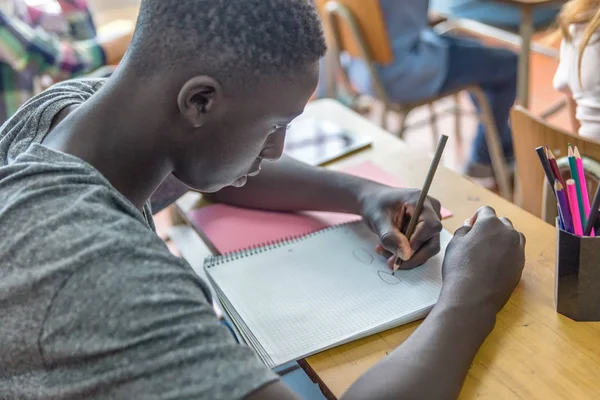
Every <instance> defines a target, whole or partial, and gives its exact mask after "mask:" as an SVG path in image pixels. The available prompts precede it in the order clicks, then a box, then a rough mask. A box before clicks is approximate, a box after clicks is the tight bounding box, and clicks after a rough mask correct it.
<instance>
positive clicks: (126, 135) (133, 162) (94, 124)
mask: <svg viewBox="0 0 600 400" xmlns="http://www.w3.org/2000/svg"><path fill="white" fill-rule="evenodd" d="M111 79H112V78H111ZM119 86H120V85H119V82H111V81H109V82H108V83H107V84H106V86H105V87H103V88H102V89H101V90H100V91H99V92H98V93H96V94H95V95H94V96H93V97H92V98H91V99H89V100H88V101H86V102H85V103H84V104H82V105H81V106H80V107H79V108H77V109H76V110H74V111H73V112H72V113H71V114H70V115H68V116H66V117H65V118H64V120H63V121H61V122H60V123H58V125H57V126H56V127H55V129H54V130H53V131H52V133H51V134H50V135H48V137H47V138H46V139H45V140H44V142H43V144H44V145H45V146H48V147H50V148H52V149H55V150H59V151H62V152H65V153H68V154H71V155H74V156H76V157H79V158H81V159H82V160H84V161H86V162H87V163H89V164H90V165H92V166H93V167H94V168H96V169H97V170H98V171H99V172H100V173H101V174H102V175H104V177H105V178H106V179H108V181H109V182H110V183H111V184H112V185H113V186H114V187H115V189H117V190H118V191H119V192H121V193H122V194H123V195H124V196H125V197H126V198H128V199H129V200H130V201H131V202H132V203H133V204H134V205H135V207H136V208H138V209H140V210H141V209H142V208H143V206H144V204H145V203H146V202H147V201H148V199H149V198H150V196H151V195H152V193H153V192H154V191H155V190H156V189H157V188H158V186H159V185H160V184H161V183H162V181H163V180H164V179H165V178H166V177H167V176H168V175H169V174H170V173H171V169H170V165H169V163H168V161H167V158H168V157H167V156H166V153H165V151H164V147H165V146H164V145H163V144H162V143H161V141H160V139H161V135H160V131H161V129H162V128H161V125H162V124H160V123H159V122H157V120H160V117H159V118H153V117H155V114H153V113H152V112H148V111H146V110H145V109H144V110H140V108H145V107H142V106H141V105H139V104H136V101H135V97H133V96H131V93H136V92H135V91H132V90H129V91H126V90H120V87H119ZM123 87H125V85H123Z"/></svg>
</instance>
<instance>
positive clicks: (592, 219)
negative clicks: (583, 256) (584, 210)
mask: <svg viewBox="0 0 600 400" xmlns="http://www.w3.org/2000/svg"><path fill="white" fill-rule="evenodd" d="M598 208H600V181H599V182H598V189H597V190H596V194H595V195H594V201H593V202H592V207H591V210H590V216H589V217H588V219H587V222H586V224H585V231H583V234H584V235H585V236H589V235H590V233H591V232H592V229H593V228H594V225H595V224H596V220H597V219H598Z"/></svg>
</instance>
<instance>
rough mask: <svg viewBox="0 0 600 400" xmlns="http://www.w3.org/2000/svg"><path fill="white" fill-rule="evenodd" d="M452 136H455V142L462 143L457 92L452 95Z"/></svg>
mask: <svg viewBox="0 0 600 400" xmlns="http://www.w3.org/2000/svg"><path fill="white" fill-rule="evenodd" d="M453 97H454V136H455V137H456V143H457V144H461V143H462V130H461V115H460V103H459V101H460V99H459V93H456V94H455V95H454V96H453Z"/></svg>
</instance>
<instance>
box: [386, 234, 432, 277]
mask: <svg viewBox="0 0 600 400" xmlns="http://www.w3.org/2000/svg"><path fill="white" fill-rule="evenodd" d="M439 252H440V235H439V234H438V235H436V236H434V237H432V238H431V239H429V240H428V241H427V242H426V243H424V244H423V246H421V248H420V249H419V250H418V251H417V252H416V253H415V254H414V255H413V256H412V257H411V258H410V260H407V261H403V262H402V264H400V269H413V268H415V267H418V266H419V265H422V264H424V263H425V262H427V260H429V259H430V258H431V257H433V256H435V255H436V254H437V253H439ZM388 264H389V263H388Z"/></svg>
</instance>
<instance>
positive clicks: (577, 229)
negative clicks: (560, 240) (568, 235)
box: [567, 179, 583, 236]
mask: <svg viewBox="0 0 600 400" xmlns="http://www.w3.org/2000/svg"><path fill="white" fill-rule="evenodd" d="M576 186H577V185H576V184H575V181H574V180H573V179H568V180H567V192H568V193H569V198H570V199H571V201H570V202H569V206H570V209H571V219H572V220H573V233H575V234H576V235H578V236H583V228H582V224H581V215H580V214H579V204H578V203H579V201H578V198H577V187H576Z"/></svg>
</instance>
